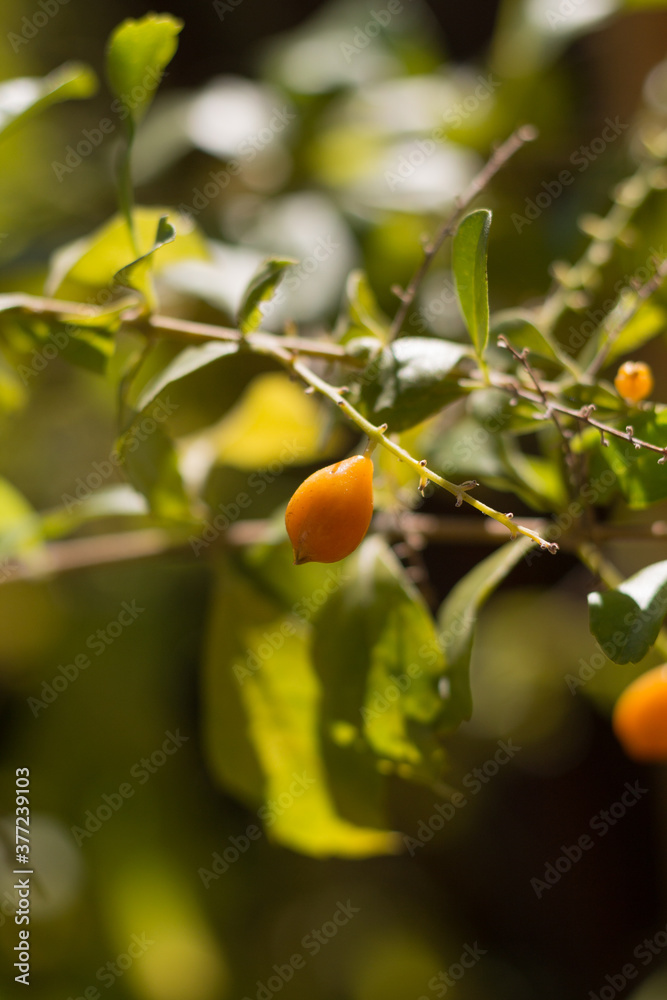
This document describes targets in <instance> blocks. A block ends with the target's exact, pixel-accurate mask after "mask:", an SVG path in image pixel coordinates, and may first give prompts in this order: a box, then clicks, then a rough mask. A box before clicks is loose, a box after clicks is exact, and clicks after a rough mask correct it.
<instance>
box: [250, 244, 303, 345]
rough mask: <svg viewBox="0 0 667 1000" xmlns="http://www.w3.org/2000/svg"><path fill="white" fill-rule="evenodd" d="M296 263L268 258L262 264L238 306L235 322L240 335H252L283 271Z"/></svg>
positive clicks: (259, 323) (294, 261)
mask: <svg viewBox="0 0 667 1000" xmlns="http://www.w3.org/2000/svg"><path fill="white" fill-rule="evenodd" d="M296 263H297V261H296V260H294V259H293V258H291V257H269V258H268V259H267V260H265V261H264V262H263V264H262V265H261V266H260V268H259V271H258V272H257V274H256V275H255V277H254V278H253V279H252V281H251V282H250V284H249V285H248V287H247V288H246V290H245V292H244V294H243V299H242V301H241V305H240V306H239V311H238V317H237V321H238V326H239V329H240V331H241V333H252V332H253V330H257V329H258V328H259V327H260V326H261V323H262V317H263V310H262V306H266V305H268V303H269V302H270V301H271V299H272V298H273V296H274V295H275V294H276V291H277V289H278V285H279V284H280V282H281V281H282V280H283V278H284V277H285V271H286V270H287V268H288V267H291V265H292V264H296Z"/></svg>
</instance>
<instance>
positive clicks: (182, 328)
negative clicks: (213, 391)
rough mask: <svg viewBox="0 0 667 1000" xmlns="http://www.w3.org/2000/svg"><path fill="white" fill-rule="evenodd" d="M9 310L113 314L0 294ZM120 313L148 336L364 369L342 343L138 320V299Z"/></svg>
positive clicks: (122, 304)
mask: <svg viewBox="0 0 667 1000" xmlns="http://www.w3.org/2000/svg"><path fill="white" fill-rule="evenodd" d="M10 309H20V310H22V311H24V312H27V313H30V315H32V316H54V317H56V318H57V319H59V320H61V321H62V322H65V323H67V322H70V323H74V322H76V318H77V317H80V318H81V319H82V320H83V319H85V320H88V321H90V320H95V319H100V320H101V321H102V320H104V318H105V317H108V316H109V313H110V312H111V310H110V307H109V306H93V305H89V304H88V303H86V302H67V301H65V300H64V299H50V298H45V297H43V296H39V295H27V294H23V293H16V294H13V293H12V294H10V295H0V312H5V311H8V310H10ZM114 311H115V312H119V313H120V318H121V321H122V322H123V323H128V324H131V325H132V327H133V328H134V329H135V330H140V331H143V332H144V333H145V334H146V335H147V336H149V337H151V336H156V337H157V336H160V337H168V338H169V339H171V340H181V341H184V342H186V343H195V344H198V343H205V342H207V341H211V340H222V341H226V342H231V343H236V344H238V343H240V342H241V340H242V339H243V340H244V344H245V346H248V347H250V348H251V349H252V350H254V351H255V352H256V353H257V354H274V353H275V349H276V348H278V347H280V348H286V349H287V350H288V351H292V352H294V353H295V354H304V355H306V356H308V357H314V358H321V359H322V360H324V361H336V362H338V363H339V364H345V365H349V366H350V367H352V368H363V367H365V365H366V363H367V362H366V361H364V360H363V359H360V358H355V357H353V356H352V355H351V354H348V353H347V351H346V350H345V347H343V346H341V345H339V344H331V343H326V342H323V341H321V340H310V339H308V338H306V337H283V336H280V335H279V334H273V333H268V332H266V331H264V330H257V331H256V332H255V333H249V334H248V335H247V336H246V337H245V338H241V334H240V333H239V331H238V330H235V329H232V328H230V327H224V326H217V325H214V324H213V323H196V322H193V321H192V320H187V319H180V318H178V317H173V316H158V315H152V316H149V317H147V318H141V319H139V317H138V313H137V309H136V300H135V299H134V298H131V297H130V298H127V299H122V300H120V301H119V302H118V303H117V304H116V306H115V307H114Z"/></svg>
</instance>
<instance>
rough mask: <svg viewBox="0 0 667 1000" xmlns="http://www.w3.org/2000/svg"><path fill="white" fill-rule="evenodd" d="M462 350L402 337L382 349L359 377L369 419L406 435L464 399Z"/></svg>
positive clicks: (428, 339)
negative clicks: (459, 370)
mask: <svg viewBox="0 0 667 1000" xmlns="http://www.w3.org/2000/svg"><path fill="white" fill-rule="evenodd" d="M467 353H468V348H466V347H465V346H464V345H463V344H454V343H451V342H449V341H446V340H439V339H437V338H435V337H401V338H400V339H398V340H395V341H394V342H393V344H391V345H390V346H389V347H385V348H383V350H382V351H381V352H380V353H379V354H378V356H377V357H376V358H375V359H374V360H373V361H372V362H371V363H370V364H369V365H368V367H367V368H366V369H365V370H364V371H363V372H362V374H361V375H360V377H359V382H360V384H361V404H362V408H363V411H364V413H365V414H366V416H368V418H369V419H371V420H373V421H375V422H376V423H378V424H381V423H386V424H388V425H389V430H390V431H402V430H406V429H407V428H409V427H414V425H415V424H418V423H420V422H421V421H422V420H426V418H427V417H430V416H432V415H433V414H434V413H437V412H438V410H440V409H442V407H443V406H445V405H446V404H447V403H449V402H451V401H452V400H453V399H457V398H458V397H459V396H461V395H464V393H465V390H462V389H460V388H459V385H458V381H457V379H456V377H455V376H456V373H455V372H454V369H455V368H456V366H457V364H458V363H459V361H460V360H461V359H462V358H463V357H465V355H466V354H467Z"/></svg>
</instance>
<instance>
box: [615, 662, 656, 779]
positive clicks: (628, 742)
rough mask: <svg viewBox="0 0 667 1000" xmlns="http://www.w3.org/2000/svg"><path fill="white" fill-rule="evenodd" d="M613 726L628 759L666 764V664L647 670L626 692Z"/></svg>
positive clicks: (616, 710) (620, 699)
mask: <svg viewBox="0 0 667 1000" xmlns="http://www.w3.org/2000/svg"><path fill="white" fill-rule="evenodd" d="M612 724H613V727H614V732H615V733H616V736H617V737H618V739H619V741H620V743H621V744H622V746H623V749H624V750H625V752H626V753H627V755H628V757H632V759H633V760H636V761H641V762H645V763H649V762H653V763H656V762H658V761H667V663H663V665H662V666H661V667H654V669H653V670H647V672H646V673H645V674H642V675H641V677H638V678H637V679H636V680H635V681H633V682H632V684H630V685H629V686H628V687H627V688H626V689H625V691H624V692H623V693H622V694H621V696H620V698H619V699H618V701H617V702H616V705H615V707H614V714H613V717H612Z"/></svg>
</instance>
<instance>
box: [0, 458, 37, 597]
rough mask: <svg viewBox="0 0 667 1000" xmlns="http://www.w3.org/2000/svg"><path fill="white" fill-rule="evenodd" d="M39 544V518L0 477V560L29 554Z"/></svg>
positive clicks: (25, 501) (14, 488)
mask: <svg viewBox="0 0 667 1000" xmlns="http://www.w3.org/2000/svg"><path fill="white" fill-rule="evenodd" d="M40 542H41V532H40V520H39V516H38V515H37V513H36V512H35V511H34V510H33V508H32V507H31V505H30V504H29V503H28V501H27V500H26V499H25V497H24V496H23V494H22V493H19V491H18V490H17V489H16V487H15V486H13V485H12V483H10V482H9V480H7V479H4V478H2V477H0V559H2V560H5V559H7V558H9V557H10V556H15V555H19V554H21V555H22V554H24V553H30V552H31V550H33V549H37V548H38V547H39V544H40ZM0 569H2V567H1V566H0ZM0 577H1V574H0Z"/></svg>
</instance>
